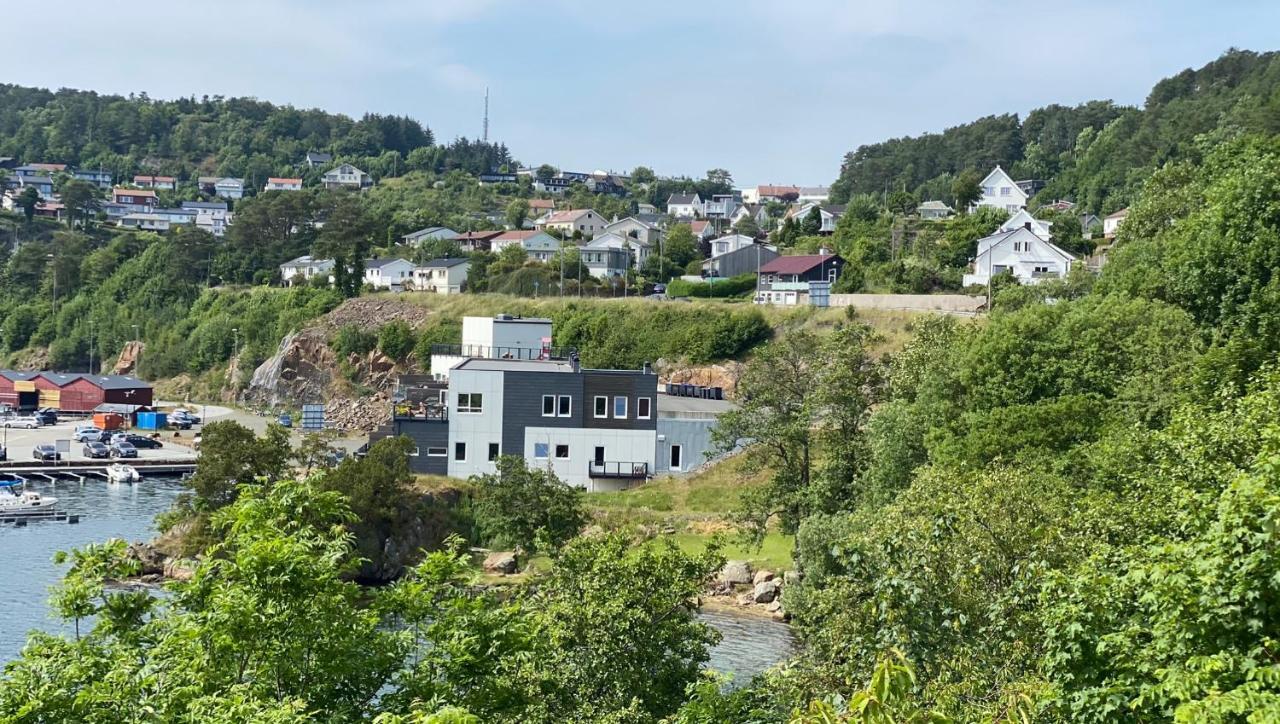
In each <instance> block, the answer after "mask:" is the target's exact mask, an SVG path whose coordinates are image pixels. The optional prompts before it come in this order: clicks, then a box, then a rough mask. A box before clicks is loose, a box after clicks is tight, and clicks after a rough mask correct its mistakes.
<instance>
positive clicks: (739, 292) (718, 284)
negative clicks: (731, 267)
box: [667, 274, 756, 299]
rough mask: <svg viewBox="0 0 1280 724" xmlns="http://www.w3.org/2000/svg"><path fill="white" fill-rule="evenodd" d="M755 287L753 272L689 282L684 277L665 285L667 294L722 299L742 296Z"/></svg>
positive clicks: (670, 295)
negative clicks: (709, 280) (707, 280)
mask: <svg viewBox="0 0 1280 724" xmlns="http://www.w3.org/2000/svg"><path fill="white" fill-rule="evenodd" d="M755 288H756V275H755V274H739V275H738V276H736V277H729V278H728V279H720V280H717V281H714V282H690V281H685V280H684V279H673V280H672V281H671V283H670V284H668V285H667V296H669V297H698V298H700V299H713V298H714V299H723V298H725V297H739V296H744V295H746V294H749V293H750V292H752V291H755Z"/></svg>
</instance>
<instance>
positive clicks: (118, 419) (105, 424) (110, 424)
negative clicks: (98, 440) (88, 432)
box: [93, 412, 124, 430]
mask: <svg viewBox="0 0 1280 724" xmlns="http://www.w3.org/2000/svg"><path fill="white" fill-rule="evenodd" d="M93 426H94V427H96V428H98V429H99V430H119V429H121V428H123V427H124V415H118V414H116V413H114V412H99V413H96V414H95V415H94V416H93Z"/></svg>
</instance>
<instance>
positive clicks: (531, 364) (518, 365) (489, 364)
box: [453, 358, 573, 372]
mask: <svg viewBox="0 0 1280 724" xmlns="http://www.w3.org/2000/svg"><path fill="white" fill-rule="evenodd" d="M453 369H454V370H460V369H468V370H481V371H484V372H573V365H572V364H570V363H568V362H562V361H551V360H546V361H544V360H520V359H479V358H472V359H467V360H463V361H462V362H461V363H459V364H458V365H456V366H455V367H454V368H453Z"/></svg>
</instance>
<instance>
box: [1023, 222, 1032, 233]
mask: <svg viewBox="0 0 1280 724" xmlns="http://www.w3.org/2000/svg"><path fill="white" fill-rule="evenodd" d="M1022 228H1024V229H1026V230H1027V231H1031V222H1030V221H1024V222H1022Z"/></svg>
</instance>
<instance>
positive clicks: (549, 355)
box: [431, 344, 577, 360]
mask: <svg viewBox="0 0 1280 724" xmlns="http://www.w3.org/2000/svg"><path fill="white" fill-rule="evenodd" d="M576 352H577V350H576V349H575V348H573V347H489V346H485V345H480V344H433V345H431V354H433V355H437V354H438V355H445V356H452V357H478V358H480V359H521V360H567V359H569V358H571V357H572V356H573V355H574V354H575V353H576Z"/></svg>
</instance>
